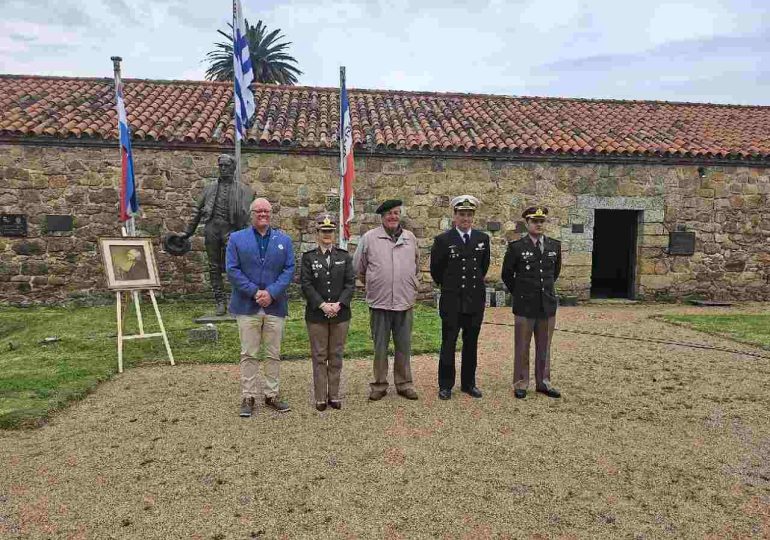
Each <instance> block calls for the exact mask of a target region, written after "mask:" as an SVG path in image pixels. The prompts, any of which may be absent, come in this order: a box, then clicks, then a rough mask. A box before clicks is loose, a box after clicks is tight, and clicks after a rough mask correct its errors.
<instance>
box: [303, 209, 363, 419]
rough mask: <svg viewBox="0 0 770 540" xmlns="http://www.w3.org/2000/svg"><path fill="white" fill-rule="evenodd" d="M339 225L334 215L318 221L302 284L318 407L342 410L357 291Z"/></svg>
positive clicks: (350, 262)
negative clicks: (338, 241)
mask: <svg viewBox="0 0 770 540" xmlns="http://www.w3.org/2000/svg"><path fill="white" fill-rule="evenodd" d="M336 229H337V223H336V220H335V219H334V217H333V216H331V215H330V214H321V215H319V216H318V218H317V219H316V230H317V231H318V247H317V248H315V249H311V250H310V251H306V252H305V253H303V254H302V264H301V271H300V284H301V285H302V294H303V296H304V297H305V299H306V300H307V305H306V306H305V322H306V324H307V333H308V336H309V337H310V351H311V355H312V358H313V389H314V393H315V407H316V409H318V410H319V411H323V410H324V409H326V406H327V404H328V405H329V406H330V407H332V408H333V409H340V408H342V401H341V400H340V394H339V389H340V374H341V371H342V354H343V351H344V348H345V340H346V339H347V335H348V327H349V326H350V302H351V301H352V299H353V292H354V291H355V288H356V282H355V273H354V271H353V260H352V257H351V256H350V254H349V253H348V252H347V251H345V250H344V249H341V248H338V247H335V246H334V232H335V230H336Z"/></svg>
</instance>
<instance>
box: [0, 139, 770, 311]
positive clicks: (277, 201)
mask: <svg viewBox="0 0 770 540" xmlns="http://www.w3.org/2000/svg"><path fill="white" fill-rule="evenodd" d="M216 156H217V154H216V153H212V152H207V151H188V150H180V151H172V150H162V149H158V150H155V149H152V150H148V149H136V150H135V169H136V176H137V181H138V184H139V186H140V188H139V199H140V204H141V206H142V217H141V218H140V219H139V220H138V225H139V228H140V230H141V231H142V232H144V233H146V234H148V235H151V236H154V237H156V238H157V243H156V245H157V246H158V253H157V259H158V263H159V266H160V268H161V275H162V281H163V287H164V290H165V291H167V292H174V293H180V294H190V293H202V292H205V291H206V289H207V286H206V284H205V281H204V280H205V275H204V274H205V272H204V271H203V268H204V260H205V255H204V252H203V240H202V238H201V237H200V236H198V237H196V238H195V239H194V242H193V252H192V253H188V254H187V255H186V256H184V257H172V256H170V255H167V254H165V253H163V252H162V251H161V246H160V237H161V236H162V235H163V234H165V232H167V231H180V230H183V228H184V225H185V223H186V221H187V219H188V218H189V216H190V214H191V211H192V208H193V201H194V197H195V196H197V194H199V193H200V191H201V189H202V187H203V185H204V183H205V182H207V181H212V180H214V179H215V178H216V174H217V172H216ZM337 171H338V164H337V158H336V156H320V155H296V154H286V153H283V154H282V153H264V152H260V153H248V154H245V155H244V164H243V175H244V180H245V181H246V182H248V183H249V184H250V185H251V186H252V187H253V188H254V190H255V192H256V193H257V194H258V195H260V196H265V197H267V198H268V199H270V200H271V201H273V203H274V214H275V217H274V220H275V224H276V225H278V226H280V227H281V228H283V229H285V230H286V231H287V232H288V233H289V234H290V235H291V236H292V238H293V239H294V240H295V242H296V244H297V245H296V251H297V254H298V255H299V254H300V253H301V251H302V250H303V249H308V248H309V247H310V246H311V243H312V241H313V238H314V234H313V224H312V217H313V216H314V215H315V214H316V213H318V212H320V211H322V210H323V209H324V208H325V207H327V206H329V207H336V204H338V202H337V200H336V197H335V196H336V189H337V184H338V177H337V174H338V173H337ZM356 175H357V179H356V192H355V195H356V224H355V227H354V232H355V233H357V234H360V233H362V232H365V231H366V230H368V229H370V228H372V227H374V226H376V225H377V224H378V223H379V217H378V216H377V215H376V214H374V213H373V211H374V209H375V208H376V206H377V204H378V203H379V201H381V200H382V199H385V198H390V197H399V198H402V199H404V201H405V214H406V218H405V221H406V222H407V226H408V227H409V228H411V229H412V230H413V231H414V232H415V234H416V235H417V237H418V239H419V243H420V247H421V249H422V250H423V253H424V257H423V263H422V271H423V275H422V284H423V293H424V294H426V295H428V294H430V291H431V289H432V286H431V283H430V276H429V275H428V272H427V270H428V252H429V250H430V244H431V241H432V237H433V235H435V234H436V233H438V232H439V231H440V230H443V229H445V228H447V227H448V226H449V223H450V221H449V217H450V215H451V211H450V209H449V200H450V199H451V197H453V196H455V195H458V194H463V193H471V194H473V195H475V196H477V197H478V198H479V199H480V200H481V201H482V204H483V206H482V208H481V210H480V211H479V212H478V216H477V225H478V226H479V228H481V229H483V230H486V229H487V228H489V229H496V228H497V225H498V224H499V230H496V231H490V232H489V234H490V235H491V237H492V250H493V263H492V268H491V269H490V272H489V280H490V281H491V282H493V283H496V282H498V281H499V276H500V266H501V264H502V257H503V254H504V252H505V246H506V243H507V241H509V240H511V239H513V238H517V237H518V236H519V235H518V233H517V232H516V227H517V222H519V221H520V217H519V216H520V213H521V210H522V208H523V207H524V206H526V205H529V204H531V203H542V204H545V205H547V206H549V207H550V208H551V215H552V217H553V219H552V220H551V222H550V223H549V225H548V234H549V235H551V236H553V237H556V238H560V239H561V240H562V241H563V248H564V270H563V273H562V278H561V279H560V280H559V283H558V287H559V288H560V290H561V291H562V292H564V293H568V294H575V295H577V296H579V297H581V298H586V297H587V296H588V293H589V289H590V274H591V251H592V238H593V229H592V224H593V212H594V210H595V209H598V208H618V209H624V208H630V209H636V210H639V211H641V216H642V226H641V227H640V231H639V233H640V236H639V247H638V258H637V260H638V276H637V283H638V288H637V292H638V296H639V297H642V298H651V299H654V298H661V297H683V296H686V295H690V294H698V295H701V296H703V297H706V298H712V299H744V300H749V299H752V300H758V299H763V300H770V282H769V280H770V254H769V253H768V246H770V208H768V204H767V203H768V198H769V197H770V196H769V195H768V194H769V193H770V170H768V169H762V168H748V167H711V166H708V167H707V168H706V170H705V172H704V177H701V175H700V174H699V172H698V167H697V166H695V165H687V166H671V165H639V164H629V165H606V164H588V163H585V164H581V163H571V164H564V163H548V162H540V163H535V162H521V161H503V160H491V159H457V158H402V157H385V156H379V157H377V156H364V157H357V158H356ZM119 178H120V161H119V159H118V155H117V149H116V148H113V147H112V145H110V147H109V148H107V147H105V148H85V147H46V146H34V145H18V144H0V213H23V214H27V215H28V216H29V223H30V225H29V235H28V237H26V238H12V237H0V300H10V301H25V300H29V301H51V300H57V299H64V298H66V297H68V296H73V295H79V294H84V293H88V292H92V291H101V290H103V287H104V278H103V270H102V265H101V260H100V255H99V253H98V251H97V239H98V238H99V237H100V236H115V235H118V232H119V228H118V223H117V221H116V216H117V186H118V181H119ZM47 214H69V215H72V216H74V219H75V228H74V231H72V232H68V233H50V232H47V231H46V227H45V219H44V216H45V215H47ZM578 223H579V224H583V225H584V228H583V232H582V233H573V232H572V227H571V225H572V224H578ZM677 227H678V228H684V229H686V230H688V231H693V232H695V234H696V252H695V254H694V255H692V256H674V255H669V254H668V253H667V246H668V233H669V232H670V231H673V230H675V228H677ZM201 232H202V227H201V228H200V229H199V233H201ZM354 240H355V238H354Z"/></svg>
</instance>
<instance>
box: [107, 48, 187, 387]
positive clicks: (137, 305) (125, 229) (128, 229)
mask: <svg viewBox="0 0 770 540" xmlns="http://www.w3.org/2000/svg"><path fill="white" fill-rule="evenodd" d="M110 60H112V69H113V71H114V73H115V101H116V102H117V96H118V88H120V85H121V84H122V81H121V79H120V62H121V61H122V60H123V59H122V58H121V57H120V56H112V57H110ZM125 104H126V95H125V94H123V106H124V107H125ZM126 121H128V120H126ZM118 122H120V120H118ZM129 131H130V129H129ZM122 153H123V147H122V145H121V144H120V126H118V155H119V156H120V155H122ZM121 178H122V175H121ZM121 182H122V180H121ZM134 189H136V176H134ZM121 190H122V186H121ZM126 204H128V201H126ZM120 232H121V236H136V221H134V214H131V217H130V218H128V221H126V222H125V223H124V224H123V226H122V227H121V228H120ZM121 294H123V293H122V292H121V291H118V293H117V297H118V304H117V309H118V371H120V372H121V373H122V372H123V342H122V340H123V336H122V335H121V334H122V332H123V330H122V326H123V323H122V322H121V313H120V311H121V306H120V295H121ZM150 294H152V291H150ZM131 297H132V298H133V300H134V309H136V321H137V324H138V326H139V335H140V336H144V321H142V307H141V302H140V301H139V291H136V290H134V291H131ZM153 300H154V298H153ZM158 320H159V321H160V314H158ZM160 324H161V328H163V323H162V322H161V323H160ZM164 338H165V331H164ZM170 351H171V349H169V353H170ZM172 364H173V361H172Z"/></svg>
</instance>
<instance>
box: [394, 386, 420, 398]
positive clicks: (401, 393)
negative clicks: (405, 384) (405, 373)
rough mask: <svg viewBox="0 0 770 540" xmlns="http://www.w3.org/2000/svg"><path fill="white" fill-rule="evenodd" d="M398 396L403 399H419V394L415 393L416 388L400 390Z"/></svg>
mask: <svg viewBox="0 0 770 540" xmlns="http://www.w3.org/2000/svg"><path fill="white" fill-rule="evenodd" d="M398 395H399V396H401V397H405V398H406V399H418V397H417V392H415V390H414V388H407V389H406V390H399V391H398Z"/></svg>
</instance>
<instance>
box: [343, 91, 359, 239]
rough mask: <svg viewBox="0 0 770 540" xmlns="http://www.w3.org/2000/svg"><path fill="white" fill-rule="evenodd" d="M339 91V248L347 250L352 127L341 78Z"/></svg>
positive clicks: (350, 219)
mask: <svg viewBox="0 0 770 540" xmlns="http://www.w3.org/2000/svg"><path fill="white" fill-rule="evenodd" d="M341 83H342V84H341V89H340V92H341V94H340V241H339V244H340V247H341V248H343V249H347V246H348V240H350V222H351V221H352V220H353V215H354V212H353V181H354V180H355V178H356V171H355V170H354V168H353V127H352V125H351V123H350V104H349V103H348V92H347V90H346V89H345V78H344V77H343V78H342V81H341Z"/></svg>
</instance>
